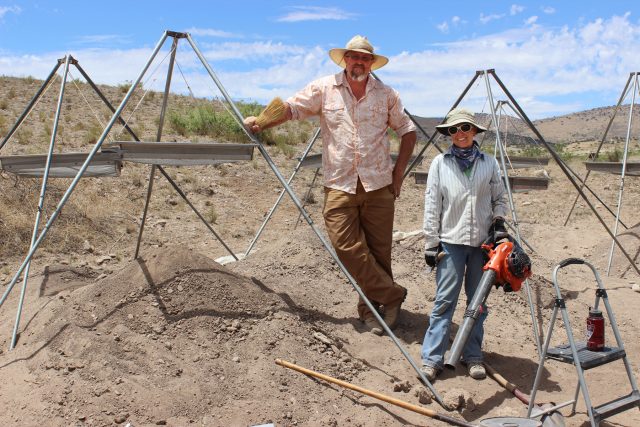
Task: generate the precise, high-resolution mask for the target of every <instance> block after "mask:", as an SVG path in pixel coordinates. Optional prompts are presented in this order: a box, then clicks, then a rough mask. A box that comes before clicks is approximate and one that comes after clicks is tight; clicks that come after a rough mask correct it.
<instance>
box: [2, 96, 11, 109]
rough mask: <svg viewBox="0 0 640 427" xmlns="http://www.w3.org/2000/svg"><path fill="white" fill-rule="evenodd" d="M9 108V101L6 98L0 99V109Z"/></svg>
mask: <svg viewBox="0 0 640 427" xmlns="http://www.w3.org/2000/svg"><path fill="white" fill-rule="evenodd" d="M8 109H9V101H7V100H6V99H4V98H3V99H0V110H8Z"/></svg>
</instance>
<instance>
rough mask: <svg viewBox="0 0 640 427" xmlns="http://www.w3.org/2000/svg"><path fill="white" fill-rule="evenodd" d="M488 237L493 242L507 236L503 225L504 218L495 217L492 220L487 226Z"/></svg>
mask: <svg viewBox="0 0 640 427" xmlns="http://www.w3.org/2000/svg"><path fill="white" fill-rule="evenodd" d="M489 237H491V240H492V241H493V242H494V243H497V242H499V241H500V240H502V239H506V238H507V237H509V233H508V232H507V228H506V227H505V223H504V219H502V218H496V219H494V220H493V223H492V224H491V227H490V228H489Z"/></svg>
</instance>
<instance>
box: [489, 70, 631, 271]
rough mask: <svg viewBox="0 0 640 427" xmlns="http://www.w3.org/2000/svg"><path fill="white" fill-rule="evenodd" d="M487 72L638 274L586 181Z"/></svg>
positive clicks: (497, 78) (503, 87) (492, 72)
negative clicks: (597, 207)
mask: <svg viewBox="0 0 640 427" xmlns="http://www.w3.org/2000/svg"><path fill="white" fill-rule="evenodd" d="M487 73H488V74H491V75H492V76H493V78H494V80H495V81H496V83H497V84H498V86H500V88H501V89H502V91H503V92H504V94H505V95H507V97H508V98H509V101H511V104H512V105H513V107H514V108H516V109H517V111H518V112H519V114H520V116H521V117H522V118H523V119H524V121H525V123H526V124H527V126H528V127H529V129H531V131H532V132H533V133H534V134H535V135H536V137H537V138H538V140H539V141H540V142H541V143H542V144H543V145H544V146H545V148H546V149H547V151H548V152H549V154H551V157H553V159H554V160H555V161H556V163H557V164H558V166H559V167H560V169H561V170H562V172H563V173H564V174H565V176H566V177H567V179H568V180H569V181H570V182H571V184H572V185H573V186H574V187H575V189H576V190H577V191H578V194H579V195H580V196H581V197H582V198H583V199H584V201H585V203H586V204H587V205H588V206H589V209H591V211H592V212H593V214H594V215H595V216H596V218H598V221H599V222H600V224H602V226H603V227H604V229H605V230H606V231H607V233H608V234H609V236H611V238H613V241H614V242H615V244H616V245H618V247H619V248H620V251H621V252H622V253H623V254H624V256H625V257H626V258H627V260H628V261H629V263H630V264H631V266H632V267H633V268H634V269H635V271H636V272H637V273H638V274H639V275H640V268H638V266H637V265H635V263H634V261H633V259H632V258H631V256H630V255H629V253H628V252H627V251H626V250H625V249H624V247H623V246H622V244H620V241H619V240H618V239H617V237H616V236H615V234H614V233H613V232H612V231H611V230H610V229H609V227H608V226H607V224H606V223H605V221H604V219H602V216H600V214H599V213H598V211H597V210H596V208H595V206H593V204H592V203H591V201H590V200H589V198H588V197H587V195H586V194H585V193H584V191H583V190H582V186H580V185H579V184H578V182H580V183H582V185H583V186H585V187H586V183H585V182H584V181H583V180H581V179H580V177H579V176H578V174H576V173H575V172H574V171H573V170H572V169H571V168H570V167H569V165H567V164H566V163H565V162H564V160H562V158H561V157H560V155H559V154H558V153H556V151H555V150H554V149H553V147H551V145H550V144H549V143H548V142H547V141H546V140H545V139H544V137H543V136H542V134H541V133H540V132H539V131H538V129H537V128H536V127H535V126H534V125H533V123H532V122H531V120H530V119H529V117H527V115H526V113H525V112H524V111H523V110H522V107H520V105H519V104H518V103H517V102H516V100H515V99H514V98H513V95H511V92H509V90H508V89H507V88H506V86H505V85H504V83H502V81H501V80H500V78H499V77H498V76H497V74H496V72H495V70H493V69H491V70H487Z"/></svg>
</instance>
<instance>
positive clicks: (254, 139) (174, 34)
mask: <svg viewBox="0 0 640 427" xmlns="http://www.w3.org/2000/svg"><path fill="white" fill-rule="evenodd" d="M169 36H171V37H178V38H186V40H187V41H188V42H189V44H190V45H191V47H192V48H193V50H194V52H195V53H196V55H197V56H198V58H199V59H200V61H201V62H202V65H203V66H204V67H205V69H206V70H207V72H208V74H209V76H210V77H211V78H212V80H213V81H214V83H215V84H216V86H217V87H218V89H219V91H220V92H221V93H222V95H223V97H224V98H225V100H226V101H227V102H228V104H229V106H230V107H231V111H232V113H233V115H234V117H235V119H236V120H237V121H238V123H239V124H240V125H241V128H242V129H243V131H244V132H245V134H246V135H247V137H248V138H249V139H250V140H251V141H252V142H253V143H254V144H255V145H256V147H257V148H258V150H259V151H260V153H261V154H262V156H263V157H264V159H265V161H266V162H267V164H268V165H269V167H270V168H271V170H272V171H273V173H274V174H275V175H276V177H277V178H278V180H279V181H280V183H281V184H282V186H283V187H284V188H285V190H286V192H287V194H288V195H289V197H290V198H291V200H292V202H293V203H294V204H295V205H296V207H297V208H298V210H299V211H300V212H301V213H302V215H303V217H304V219H305V220H306V221H307V223H308V224H309V226H310V227H311V228H312V230H313V231H314V233H315V234H316V236H317V237H318V239H319V240H320V242H321V243H322V245H323V246H324V247H325V249H326V250H327V252H328V253H329V254H330V255H331V257H332V258H333V259H334V261H335V262H336V265H337V266H338V267H339V268H340V269H341V270H342V272H343V273H344V275H345V276H346V278H347V280H348V281H349V283H350V284H351V286H352V287H353V289H354V290H355V291H356V292H357V293H358V295H359V296H360V298H362V300H363V301H364V302H365V304H366V305H367V307H368V308H369V309H370V310H371V312H372V313H373V315H374V317H375V318H376V320H377V321H378V322H379V323H380V326H382V328H383V329H384V331H385V332H386V333H387V335H388V336H389V338H391V340H392V341H393V343H394V344H395V345H396V347H398V349H399V350H400V352H401V353H402V354H403V356H404V357H405V359H406V360H407V361H408V362H409V364H410V365H411V367H412V368H413V369H414V370H415V372H416V373H417V375H418V377H419V378H420V379H421V381H422V382H423V383H424V384H425V385H426V386H427V388H429V390H430V391H431V392H432V393H433V394H434V398H435V400H436V401H437V402H438V403H439V404H440V405H441V406H443V407H446V405H445V404H444V402H443V400H442V397H440V395H439V394H438V392H437V391H436V390H435V388H434V387H433V385H432V384H431V383H430V382H429V380H428V379H427V378H426V377H425V376H424V374H423V373H422V372H421V371H420V369H419V367H418V365H417V364H416V363H415V361H414V360H413V358H412V357H411V356H410V355H409V353H408V352H407V351H406V350H405V349H404V348H403V347H402V345H401V344H400V342H399V341H398V338H397V337H396V336H395V334H394V333H393V332H392V331H391V329H390V328H389V326H388V325H387V324H386V323H385V322H384V319H383V318H382V317H381V316H380V314H379V313H378V312H377V310H376V309H375V307H374V306H373V304H371V301H369V299H368V298H367V297H366V295H365V294H364V292H363V291H362V289H361V288H360V287H359V286H358V284H357V283H356V281H355V279H354V278H353V277H352V276H351V274H349V272H348V271H347V269H346V267H345V266H344V264H343V263H342V262H341V261H340V259H339V258H338V256H337V255H336V253H335V251H334V250H333V248H332V246H331V245H330V244H329V243H328V242H327V241H326V240H325V238H324V237H323V235H322V233H321V232H320V230H319V229H318V228H317V227H316V226H315V224H314V223H313V221H312V219H311V218H310V217H309V215H308V214H307V212H306V211H305V209H304V208H303V207H302V205H301V203H300V200H299V199H298V197H297V196H296V195H295V193H294V192H293V190H292V189H291V187H290V186H289V184H288V183H287V182H286V180H285V179H284V177H283V176H282V174H281V173H280V171H279V170H278V167H277V166H276V165H275V163H274V162H273V160H272V159H271V157H270V155H269V153H268V152H267V150H266V148H265V147H264V145H263V144H262V142H261V141H260V140H259V139H258V138H257V137H256V136H255V135H254V134H252V133H251V132H249V131H248V130H247V129H246V128H245V127H244V126H243V125H242V123H243V120H244V118H243V116H242V114H241V113H240V111H239V110H238V108H237V106H236V105H235V103H234V102H233V100H232V99H231V97H230V96H229V94H228V93H227V91H226V89H225V88H224V86H223V85H222V83H221V82H220V80H219V79H218V77H217V76H216V74H215V73H214V71H213V69H212V68H211V66H210V65H209V63H208V62H207V61H206V59H205V58H204V56H203V54H202V52H201V51H200V49H199V48H198V47H197V46H196V44H195V42H194V41H193V39H192V38H191V35H190V34H188V33H177V32H172V31H165V32H164V33H163V34H162V36H161V38H160V40H159V41H158V42H157V44H156V46H155V47H154V49H153V51H152V53H151V56H150V58H149V59H148V60H147V62H146V63H145V65H144V67H143V69H142V70H141V72H140V73H139V75H138V76H137V77H136V79H135V80H134V81H133V82H132V84H131V87H130V88H129V90H128V91H127V93H126V95H125V96H124V98H123V99H122V101H121V103H120V105H119V106H118V108H117V109H116V110H115V112H114V114H113V116H112V117H111V119H110V120H109V123H107V125H106V127H105V129H104V130H103V132H102V134H101V135H100V137H99V138H98V140H97V142H96V143H95V145H94V147H93V148H92V149H91V151H90V152H89V154H88V156H87V159H86V160H85V162H84V163H83V165H82V166H81V167H80V169H79V170H78V172H77V174H76V176H75V178H73V180H72V182H71V184H70V185H69V188H68V189H67V190H66V192H65V193H64V194H63V196H62V197H61V199H60V201H59V203H58V206H57V207H56V209H55V211H54V212H53V214H52V215H51V217H50V218H49V220H48V221H47V223H46V224H45V225H44V227H43V229H42V231H41V232H40V234H39V235H38V238H37V239H36V240H35V242H34V244H33V245H32V247H31V248H30V250H29V252H28V253H27V255H26V257H25V259H24V261H23V262H22V264H21V265H20V266H19V268H18V271H17V272H16V273H15V275H14V276H13V278H12V280H11V282H10V284H9V286H8V288H9V289H10V288H12V287H13V286H14V285H15V283H16V282H17V280H18V278H19V277H20V275H21V274H22V272H23V271H24V270H25V267H26V265H27V264H28V263H29V262H30V261H31V259H32V258H33V256H34V254H35V252H36V250H37V249H38V247H39V246H40V244H41V243H42V241H43V240H44V238H45V237H46V235H47V234H48V232H49V230H50V229H51V227H52V226H53V223H54V222H55V221H56V219H57V218H58V216H59V214H60V212H61V210H62V208H63V206H64V205H65V204H66V202H67V201H68V200H69V197H70V196H71V194H72V192H73V190H74V189H75V188H76V186H77V185H78V182H79V181H80V179H81V178H82V176H83V174H84V173H85V171H86V170H87V168H88V166H89V164H90V162H91V160H92V159H93V157H94V156H95V155H96V153H97V152H98V151H99V150H100V147H101V146H102V144H103V142H104V140H105V139H106V137H107V135H108V134H109V132H110V131H111V128H112V127H113V125H114V124H115V122H116V120H118V118H119V117H120V114H122V111H123V110H124V108H125V106H126V105H127V102H128V101H129V99H130V98H131V95H132V94H133V92H134V90H135V88H136V87H137V86H138V84H139V83H140V81H141V80H142V77H143V76H144V75H145V73H146V72H147V70H148V69H149V67H150V65H151V63H152V61H153V60H154V58H155V57H156V56H157V54H158V52H159V51H160V49H161V48H162V46H163V44H164V42H165V41H166V39H167V37H169Z"/></svg>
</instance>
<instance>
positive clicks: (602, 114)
mask: <svg viewBox="0 0 640 427" xmlns="http://www.w3.org/2000/svg"><path fill="white" fill-rule="evenodd" d="M614 110H615V106H609V107H599V108H594V109H591V110H585V111H579V112H576V113H571V114H566V115H563V116H556V117H549V118H545V119H540V120H535V121H533V124H534V126H535V127H536V129H537V130H538V132H540V134H541V135H542V136H543V137H544V138H545V140H546V141H547V142H550V143H572V142H582V141H600V140H601V139H602V136H603V134H604V132H605V129H606V128H607V125H608V124H609V121H610V120H611V117H612V115H613V112H614ZM414 119H415V120H416V121H417V122H418V123H419V124H420V125H421V126H422V127H423V128H424V130H425V131H426V132H427V133H429V134H432V133H433V132H434V131H435V126H436V125H437V124H439V123H441V122H442V118H439V117H419V116H414ZM478 120H479V121H480V123H481V124H483V125H488V124H489V123H490V121H491V115H489V114H485V113H483V114H479V115H478ZM501 120H502V123H501V125H500V132H501V133H500V136H501V138H502V139H505V138H506V140H507V143H508V144H512V143H513V144H516V145H520V144H531V143H536V142H537V138H536V137H535V135H534V133H533V132H531V131H530V130H529V128H528V127H527V125H526V124H525V123H524V121H522V120H520V119H519V118H517V117H514V116H511V115H508V116H505V115H502V116H501ZM628 120H629V104H627V105H622V106H620V108H619V109H618V112H617V114H616V117H615V119H614V121H613V123H612V125H611V128H610V129H609V132H608V134H607V141H608V142H620V141H624V139H625V138H626V134H627V125H628ZM633 123H634V125H633V129H632V134H631V137H632V139H634V140H637V139H638V138H639V135H638V130H640V107H637V106H636V108H634V112H633ZM483 138H484V140H485V141H492V142H491V143H493V142H495V139H496V137H495V133H494V132H493V131H488V132H486V133H485V134H484V135H483Z"/></svg>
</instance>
